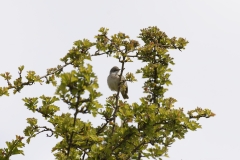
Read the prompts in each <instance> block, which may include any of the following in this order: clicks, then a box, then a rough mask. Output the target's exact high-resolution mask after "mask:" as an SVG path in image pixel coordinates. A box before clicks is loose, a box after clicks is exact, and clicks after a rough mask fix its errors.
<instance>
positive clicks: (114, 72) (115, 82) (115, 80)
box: [107, 66, 128, 99]
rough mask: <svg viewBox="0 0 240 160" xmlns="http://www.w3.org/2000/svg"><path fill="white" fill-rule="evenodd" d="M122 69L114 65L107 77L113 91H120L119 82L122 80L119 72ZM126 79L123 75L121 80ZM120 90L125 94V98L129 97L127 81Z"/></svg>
mask: <svg viewBox="0 0 240 160" xmlns="http://www.w3.org/2000/svg"><path fill="white" fill-rule="evenodd" d="M119 71H120V69H119V68H118V67H117V66H114V67H113V68H112V69H111V70H110V73H109V76H108V78H107V83H108V87H109V88H110V89H111V90H112V91H116V92H117V91H118V86H119V82H120V75H119V74H118V73H119ZM123 80H125V78H124V77H123V76H122V78H121V81H123ZM120 92H121V94H122V96H123V98H124V99H128V95H127V93H128V86H127V82H126V81H125V82H124V87H121V88H120Z"/></svg>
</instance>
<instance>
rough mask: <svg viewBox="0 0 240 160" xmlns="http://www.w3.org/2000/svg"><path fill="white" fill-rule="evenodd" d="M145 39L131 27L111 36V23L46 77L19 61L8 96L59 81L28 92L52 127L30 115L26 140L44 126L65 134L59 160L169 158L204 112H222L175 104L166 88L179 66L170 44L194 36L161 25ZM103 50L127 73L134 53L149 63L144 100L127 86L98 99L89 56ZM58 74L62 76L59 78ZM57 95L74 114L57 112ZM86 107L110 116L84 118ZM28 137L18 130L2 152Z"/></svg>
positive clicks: (29, 103)
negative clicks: (95, 120)
mask: <svg viewBox="0 0 240 160" xmlns="http://www.w3.org/2000/svg"><path fill="white" fill-rule="evenodd" d="M138 38H140V39H141V40H142V41H143V42H144V45H142V46H141V45H140V43H139V42H138V41H137V40H133V39H130V37H129V36H128V35H126V34H124V33H117V34H114V35H112V36H110V37H109V36H108V29H106V28H101V29H100V30H99V34H98V35H96V36H95V39H96V41H95V42H90V41H89V40H87V39H83V40H78V41H76V42H74V46H73V47H72V49H70V50H69V52H68V53H67V55H66V56H64V57H63V58H62V59H61V61H62V62H63V65H59V66H57V67H56V68H50V69H48V70H47V73H46V75H44V76H39V75H37V74H36V73H35V72H34V71H28V72H27V76H26V77H25V78H23V77H22V72H23V70H24V66H20V67H19V68H18V70H19V77H18V78H17V79H15V80H12V76H11V74H10V73H8V72H6V73H4V74H1V76H2V77H3V78H4V79H5V80H6V82H7V86H5V87H1V88H0V95H1V96H3V95H6V96H8V95H9V91H10V90H13V93H14V94H15V93H17V92H20V91H21V90H22V89H23V88H24V87H25V86H27V85H33V84H34V83H41V84H44V83H45V84H52V85H53V86H55V87H56V94H55V96H52V97H46V96H45V95H42V96H40V97H29V98H27V97H26V98H23V101H24V104H25V106H26V107H27V109H29V110H31V111H32V112H34V113H37V114H41V115H42V116H43V117H45V119H46V121H47V122H48V123H49V124H51V126H52V127H51V128H49V127H46V126H41V125H39V124H38V122H37V119H35V118H27V123H28V126H27V127H26V128H25V129H24V135H25V137H26V138H27V139H26V142H27V143H30V140H31V139H32V138H33V137H35V136H37V135H38V134H40V133H43V132H49V133H50V134H47V136H48V137H52V136H54V137H56V138H59V137H60V139H61V140H60V142H59V143H57V144H56V145H55V146H54V147H53V149H52V152H53V153H54V155H55V157H56V159H59V160H61V159H71V160H79V159H89V160H95V159H103V160H117V159H123V160H125V159H142V157H146V158H158V159H161V157H162V156H167V152H168V148H169V146H170V145H171V144H173V143H174V142H175V140H176V139H182V138H184V135H185V134H186V133H187V132H188V131H189V130H192V131H195V130H196V129H198V128H201V126H200V124H199V123H198V122H197V121H198V120H199V118H201V117H205V118H209V117H212V116H214V113H212V112H211V111H210V110H209V109H201V108H197V109H195V110H192V111H188V112H187V113H184V110H183V108H175V107H174V103H175V102H176V99H174V98H172V97H170V98H164V93H165V92H166V91H167V88H166V87H167V86H168V85H171V81H170V79H169V77H170V72H171V71H172V70H171V69H170V68H169V65H170V64H171V65H174V61H173V58H172V57H171V56H170V55H169V54H168V51H169V49H178V50H180V51H181V50H183V49H185V46H186V45H187V43H188V41H187V40H185V39H183V38H176V37H172V38H169V37H168V36H167V35H166V34H165V33H164V32H162V31H160V30H159V29H158V28H157V27H149V28H145V29H142V30H141V33H140V34H139V37H138ZM91 48H95V52H94V53H90V49H91ZM101 55H108V56H113V57H115V58H117V59H119V62H120V64H121V73H120V75H123V71H124V65H125V63H128V62H132V61H133V59H135V60H140V61H142V62H147V63H146V66H144V67H143V68H139V69H138V70H137V71H136V74H139V73H141V74H142V78H144V79H145V82H144V84H143V92H144V93H145V96H144V97H140V101H139V102H135V103H133V104H129V103H127V102H126V101H122V100H120V99H119V91H118V92H117V94H116V95H112V96H109V97H108V98H107V100H106V103H105V104H104V105H103V104H100V103H99V102H98V100H97V98H98V97H100V96H101V93H100V92H98V91H97V88H98V83H97V82H98V81H97V77H96V75H95V74H94V72H93V70H92V66H91V65H90V64H88V63H87V60H91V57H92V56H101ZM66 66H72V71H70V72H64V71H63V69H64V68H65V67H66ZM120 77H121V76H120ZM125 77H126V80H127V81H130V82H134V81H136V79H135V77H134V74H133V73H127V74H126V75H125ZM57 79H60V81H59V84H57ZM121 83H124V81H123V80H122V81H121V82H120V84H121ZM86 95H88V96H87V97H86ZM56 101H62V102H63V103H65V104H67V105H68V106H69V110H73V111H74V114H70V113H62V114H61V115H57V112H59V111H60V107H59V106H56V105H55V102H56ZM82 114H88V115H89V117H91V116H93V117H95V116H97V115H98V116H101V117H102V119H104V122H103V123H102V124H101V125H100V126H97V127H93V125H92V123H91V122H84V121H82V120H81V118H78V117H81V115H82ZM117 118H120V119H121V124H118V123H117V122H116V119H117ZM89 119H91V118H89ZM22 139H23V137H20V136H17V137H16V140H13V141H12V142H7V147H8V148H5V149H1V150H0V159H8V158H9V157H10V156H12V155H14V154H23V151H22V150H19V148H22V147H23V146H24V143H23V142H22Z"/></svg>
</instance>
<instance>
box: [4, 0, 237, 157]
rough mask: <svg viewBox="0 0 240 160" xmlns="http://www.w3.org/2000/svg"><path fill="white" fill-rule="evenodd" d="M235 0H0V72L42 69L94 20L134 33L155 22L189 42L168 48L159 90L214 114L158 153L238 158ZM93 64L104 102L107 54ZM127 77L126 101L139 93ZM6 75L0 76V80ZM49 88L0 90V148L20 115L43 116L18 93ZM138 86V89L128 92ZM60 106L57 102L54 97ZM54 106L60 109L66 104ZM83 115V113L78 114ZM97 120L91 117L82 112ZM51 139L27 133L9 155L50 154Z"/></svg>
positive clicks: (93, 30) (110, 62)
mask: <svg viewBox="0 0 240 160" xmlns="http://www.w3.org/2000/svg"><path fill="white" fill-rule="evenodd" d="M239 8H240V1H239V0H194V1H193V0H181V1H180V0H171V1H164V0H152V1H143V0H142V1H127V0H121V1H120V0H116V1H106V0H102V1H97V0H95V1H91V0H89V1H80V0H79V1H77V0H71V1H63V0H58V1H56V0H52V1H47V0H42V1H30V0H28V1H27V0H25V1H17V0H15V1H14V0H12V1H1V2H0V57H1V58H0V59H1V62H0V73H4V72H6V71H8V72H10V73H12V75H13V77H15V78H16V77H17V76H18V72H17V68H18V67H19V66H20V65H25V71H27V70H34V71H36V73H37V74H39V75H44V74H45V73H46V69H47V68H52V67H55V66H57V65H58V64H62V63H61V62H60V60H59V59H60V58H61V57H63V56H64V55H65V54H66V53H67V52H68V50H69V49H71V48H72V45H73V42H74V41H76V40H79V39H83V38H87V39H90V40H93V37H94V35H96V34H98V29H99V28H100V27H106V28H109V29H110V30H109V35H112V34H115V33H118V32H124V33H126V34H127V35H129V36H130V37H131V38H132V39H136V38H137V36H138V34H139V33H140V29H142V28H147V27H149V26H157V27H158V28H160V30H162V31H164V32H165V33H166V34H167V35H168V36H169V37H173V36H176V37H183V38H186V39H187V40H188V41H189V44H188V45H187V47H186V50H183V51H182V52H180V51H175V50H170V51H169V53H170V54H171V56H172V57H174V61H175V63H176V65H175V66H172V67H171V68H172V69H173V72H172V73H171V77H170V79H171V80H172V83H173V85H172V86H170V87H169V90H168V92H167V93H166V95H165V96H166V97H170V96H171V97H174V98H176V99H177V100H178V102H177V103H176V104H175V107H177V108H178V107H183V108H184V111H186V112H187V111H188V110H191V109H194V108H196V107H202V108H209V109H211V110H212V111H213V112H214V113H215V114H216V116H215V117H214V118H210V119H201V120H200V121H199V122H200V123H201V125H202V129H199V130H197V131H194V132H191V131H190V132H188V133H187V134H186V136H185V138H184V139H182V140H176V142H175V143H174V144H173V145H172V146H171V147H170V148H169V156H170V157H169V158H163V159H164V160H193V159H194V160H226V159H231V160H239V157H240V156H239V151H240V138H239V135H240V128H239V123H238V122H239V111H240V109H239V99H240V97H239V90H240V85H239V82H240V72H239V68H240V63H239V59H240V53H239V50H240V49H239V38H238V36H240V31H239V28H240V18H239V15H240V9H239ZM91 64H93V70H94V72H95V73H96V74H97V76H98V79H99V86H100V88H99V91H100V92H102V94H103V96H102V97H101V98H100V99H99V100H100V102H104V100H105V99H106V97H108V96H109V95H112V93H113V92H111V91H110V90H109V89H108V86H107V83H106V78H107V76H108V74H109V70H110V68H111V67H112V66H115V65H118V66H120V64H118V62H117V61H116V60H115V59H112V58H107V57H106V56H101V57H97V58H93V60H92V62H91ZM142 65H143V64H141V63H139V62H134V63H129V64H127V65H126V69H125V72H135V71H136V69H137V68H140V67H141V66H142ZM136 77H137V78H138V82H136V83H129V84H128V86H129V97H130V99H129V100H128V102H129V103H132V102H135V101H136V102H138V101H139V100H138V97H140V96H142V95H143V94H141V93H142V89H141V84H142V82H143V80H142V79H141V76H140V75H136ZM5 85H6V82H5V81H4V80H3V79H0V86H5ZM54 91H55V90H54V88H53V87H51V86H47V85H38V84H36V85H34V86H31V87H25V88H24V89H23V90H22V91H21V93H17V94H16V95H13V94H11V95H10V96H9V97H6V96H4V97H0V125H1V129H0V148H3V147H6V145H5V142H6V141H11V140H12V139H14V138H15V135H23V129H24V128H25V126H26V125H27V124H26V118H28V117H36V118H39V124H42V125H45V124H46V123H45V122H44V119H43V118H42V117H41V116H39V115H37V114H33V113H31V112H30V111H29V110H27V109H26V107H25V106H24V103H23V101H22V98H24V97H34V96H41V95H42V94H45V95H48V96H51V95H52V94H53V93H54ZM136 93H138V94H136ZM60 105H61V104H60ZM61 110H62V111H65V112H68V109H67V106H64V105H62V106H61ZM82 118H83V119H85V120H89V119H88V117H82ZM90 120H91V121H93V123H94V125H97V119H90ZM57 141H58V140H56V139H54V138H47V137H46V135H45V134H41V135H38V136H37V137H36V138H34V139H32V141H31V143H30V144H29V145H26V146H25V148H24V152H25V156H22V155H18V156H13V157H12V158H11V160H32V159H34V160H43V159H49V160H50V159H54V156H53V155H52V153H51V148H52V147H53V146H54V144H55V143H56V142H57Z"/></svg>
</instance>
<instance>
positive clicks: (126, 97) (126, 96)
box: [121, 91, 129, 99]
mask: <svg viewBox="0 0 240 160" xmlns="http://www.w3.org/2000/svg"><path fill="white" fill-rule="evenodd" d="M121 94H122V97H123V98H124V99H128V98H129V97H128V95H127V93H126V92H124V91H121Z"/></svg>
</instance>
